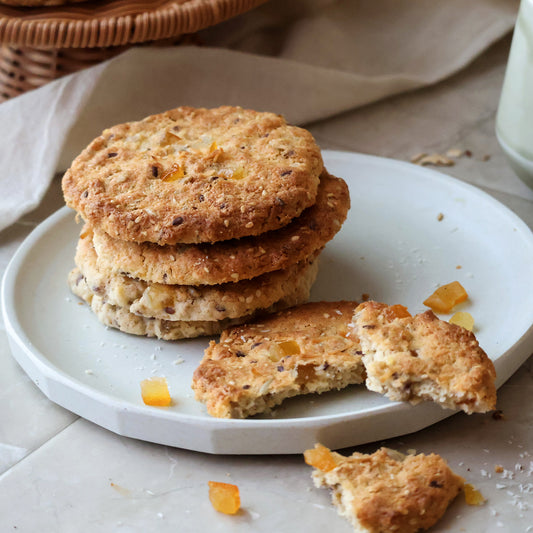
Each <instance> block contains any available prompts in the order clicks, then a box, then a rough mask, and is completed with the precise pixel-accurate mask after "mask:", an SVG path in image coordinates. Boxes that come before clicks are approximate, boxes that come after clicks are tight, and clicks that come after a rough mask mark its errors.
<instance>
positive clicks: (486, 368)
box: [353, 301, 496, 413]
mask: <svg viewBox="0 0 533 533" xmlns="http://www.w3.org/2000/svg"><path fill="white" fill-rule="evenodd" d="M391 310H393V308H392V307H391V306H387V305H385V304H382V303H377V302H371V301H370V302H365V303H362V304H361V305H360V306H359V307H358V308H357V309H356V310H355V313H354V316H353V333H354V335H355V336H356V337H357V338H358V339H359V342H360V344H361V350H362V351H363V353H364V355H363V363H364V365H365V368H366V372H367V379H366V386H367V387H368V388H369V389H370V390H372V391H375V392H380V393H382V394H385V395H386V396H387V397H389V398H390V399H391V400H400V401H409V402H411V403H418V402H420V401H421V400H433V401H434V402H437V403H438V404H440V405H441V406H443V407H448V408H450V409H462V410H463V411H465V412H466V413H474V412H486V411H490V410H491V409H494V408H495V406H496V387H495V384H494V380H495V377H496V371H495V369H494V365H493V363H492V361H491V360H490V359H489V358H488V357H487V354H486V353H485V352H484V351H483V350H482V349H481V348H480V346H479V343H478V341H477V339H476V337H475V335H474V334H473V333H472V332H471V331H468V330H466V329H464V328H462V327H460V326H457V325H455V324H450V323H448V322H445V321H443V320H439V319H438V318H437V317H436V316H435V315H434V314H433V312H432V311H426V312H425V313H421V314H418V315H415V316H414V317H411V316H403V317H398V316H396V314H395V313H394V312H391Z"/></svg>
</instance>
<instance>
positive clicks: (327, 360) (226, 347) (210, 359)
mask: <svg viewBox="0 0 533 533" xmlns="http://www.w3.org/2000/svg"><path fill="white" fill-rule="evenodd" d="M356 305H357V304H356V303H355V302H317V303H308V304H304V305H300V306H297V307H294V308H291V309H287V310H285V311H281V312H280V313H278V314H276V315H274V316H272V317H268V318H263V319H261V321H260V322H255V323H249V324H246V325H243V326H236V327H233V328H230V329H227V330H225V331H224V332H223V333H222V335H221V336H220V341H219V342H218V343H215V342H214V341H212V342H211V343H210V345H209V347H208V348H207V349H206V351H205V354H204V357H203V359H202V361H201V363H200V365H199V366H198V368H197V369H196V370H195V372H194V376H193V381H192V388H193V389H194V391H195V396H196V399H197V400H199V401H201V402H204V403H205V404H206V406H207V412H208V413H209V414H210V415H212V416H215V417H220V418H245V417H248V416H251V415H254V414H256V413H263V412H266V411H269V410H270V409H271V408H272V407H274V406H276V405H279V404H280V403H281V402H282V401H283V400H284V399H286V398H289V397H292V396H297V395H301V394H307V393H321V392H325V391H329V390H335V389H342V388H344V387H347V386H348V385H351V384H356V383H362V382H363V381H364V368H363V365H362V362H361V352H360V351H359V345H358V343H357V342H356V341H354V340H353V339H351V338H349V336H348V337H347V334H348V330H349V328H348V324H349V323H350V320H351V317H352V315H353V311H354V309H355V307H356Z"/></svg>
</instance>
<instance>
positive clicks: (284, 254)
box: [93, 171, 350, 285]
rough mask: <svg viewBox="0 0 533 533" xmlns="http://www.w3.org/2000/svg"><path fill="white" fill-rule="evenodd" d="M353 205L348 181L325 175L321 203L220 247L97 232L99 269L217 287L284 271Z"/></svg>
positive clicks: (327, 235) (320, 242) (329, 233)
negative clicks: (136, 240)
mask: <svg viewBox="0 0 533 533" xmlns="http://www.w3.org/2000/svg"><path fill="white" fill-rule="evenodd" d="M349 207H350V197H349V192H348V187H347V185H346V183H345V182H344V181H343V180H342V179H340V178H335V177H334V176H331V175H330V174H328V173H327V172H326V171H324V172H323V173H322V176H321V179H320V185H319V187H318V193H317V198H316V202H315V204H314V205H312V206H311V207H308V208H307V209H306V210H305V211H304V212H303V213H302V214H301V215H300V216H299V217H298V218H296V219H295V220H293V221H292V222H290V223H289V224H287V225H286V226H285V227H283V228H281V229H278V230H274V231H269V232H267V233H264V234H263V235H258V236H256V237H243V238H242V239H233V240H230V241H223V242H219V243H214V244H197V245H191V244H176V245H167V246H158V245H156V244H152V243H133V242H128V241H122V240H119V239H114V238H112V237H110V236H109V235H107V234H106V233H104V232H101V231H98V230H94V235H93V242H94V246H95V248H96V251H97V254H98V265H99V267H101V268H105V269H109V270H111V271H113V272H116V273H125V274H127V275H128V276H131V277H134V278H139V279H143V280H146V281H150V282H154V283H170V284H180V285H215V284H220V283H228V282H236V281H239V280H242V279H250V278H254V277H256V276H260V275H262V274H264V273H266V272H272V271H274V270H281V269H285V268H288V267H289V266H291V265H293V264H295V263H297V262H299V261H302V260H303V259H305V258H306V257H309V256H310V255H311V254H312V253H314V252H315V251H316V250H318V249H320V248H322V247H324V245H325V244H326V243H327V242H328V241H329V240H331V239H332V238H333V237H334V235H335V234H336V233H337V232H338V231H339V229H340V227H341V225H342V223H343V222H344V220H345V219H346V214H347V212H348V209H349Z"/></svg>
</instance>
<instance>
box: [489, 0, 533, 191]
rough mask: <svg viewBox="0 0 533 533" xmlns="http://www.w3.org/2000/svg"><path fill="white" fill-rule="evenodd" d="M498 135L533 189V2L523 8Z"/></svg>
mask: <svg viewBox="0 0 533 533" xmlns="http://www.w3.org/2000/svg"><path fill="white" fill-rule="evenodd" d="M496 134H497V136H498V140H499V142H500V145H501V147H502V149H503V151H504V152H505V153H506V155H507V157H508V158H509V162H510V163H511V166H512V167H513V169H514V170H515V172H516V173H517V174H518V176H519V177H520V178H522V180H524V181H525V182H526V183H527V184H528V185H529V186H530V187H533V0H522V2H521V4H520V10H519V13H518V18H517V21H516V26H515V31H514V35H513V42H512V45H511V52H510V54H509V60H508V63H507V70H506V72H505V79H504V82H503V88H502V94H501V97H500V105H499V108H498V114H497V116H496Z"/></svg>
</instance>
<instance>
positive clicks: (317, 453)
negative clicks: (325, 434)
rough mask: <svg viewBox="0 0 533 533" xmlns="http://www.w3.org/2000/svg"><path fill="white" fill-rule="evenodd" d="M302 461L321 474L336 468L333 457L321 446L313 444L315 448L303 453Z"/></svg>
mask: <svg viewBox="0 0 533 533" xmlns="http://www.w3.org/2000/svg"><path fill="white" fill-rule="evenodd" d="M304 460H305V462H306V463H307V464H308V465H310V466H314V467H315V468H316V469H318V470H320V471H321V472H329V471H330V470H333V469H334V468H335V467H336V466H337V462H336V461H335V457H334V455H333V454H332V453H331V451H330V450H329V449H328V448H326V447H325V446H323V445H322V444H315V447H314V448H312V449H310V450H305V451H304Z"/></svg>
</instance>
